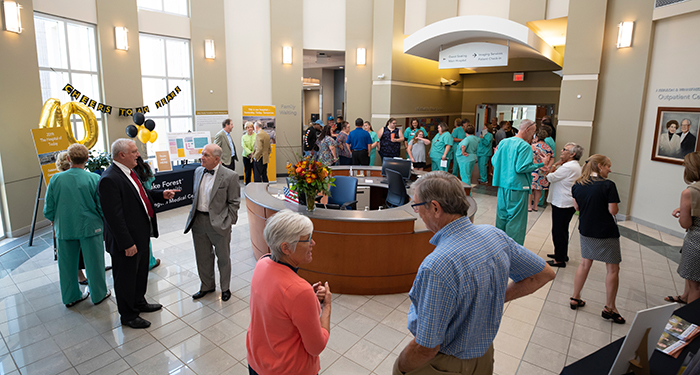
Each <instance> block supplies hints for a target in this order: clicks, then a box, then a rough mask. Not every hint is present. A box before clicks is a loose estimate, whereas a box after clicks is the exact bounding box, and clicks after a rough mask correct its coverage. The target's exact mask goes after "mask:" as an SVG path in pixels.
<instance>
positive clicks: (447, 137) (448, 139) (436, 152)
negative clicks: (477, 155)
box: [430, 122, 454, 172]
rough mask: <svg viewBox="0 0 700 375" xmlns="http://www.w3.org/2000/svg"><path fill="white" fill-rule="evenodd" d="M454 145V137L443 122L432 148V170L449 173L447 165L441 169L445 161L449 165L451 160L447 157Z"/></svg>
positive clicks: (439, 126)
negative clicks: (441, 164)
mask: <svg viewBox="0 0 700 375" xmlns="http://www.w3.org/2000/svg"><path fill="white" fill-rule="evenodd" d="M453 144H454V141H453V140H452V135H451V134H450V132H449V131H448V129H447V124H445V123H444V122H441V123H440V125H438V134H437V135H436V136H435V137H434V138H433V142H432V146H431V147H430V161H431V163H432V166H431V169H432V170H434V171H445V172H447V165H446V166H444V167H441V166H440V163H441V162H442V161H443V160H444V161H445V162H446V164H448V165H449V163H450V159H449V158H448V157H447V155H449V152H450V148H452V145H453Z"/></svg>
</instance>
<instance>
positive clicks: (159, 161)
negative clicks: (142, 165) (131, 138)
mask: <svg viewBox="0 0 700 375" xmlns="http://www.w3.org/2000/svg"><path fill="white" fill-rule="evenodd" d="M156 165H158V171H160V172H164V171H172V170H173V166H172V164H170V151H156Z"/></svg>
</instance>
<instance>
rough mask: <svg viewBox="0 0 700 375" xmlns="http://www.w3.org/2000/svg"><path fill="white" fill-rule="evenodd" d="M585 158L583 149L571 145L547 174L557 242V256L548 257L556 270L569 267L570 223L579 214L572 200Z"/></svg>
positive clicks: (562, 152)
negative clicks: (573, 187) (573, 189)
mask: <svg viewBox="0 0 700 375" xmlns="http://www.w3.org/2000/svg"><path fill="white" fill-rule="evenodd" d="M582 154H583V147H581V146H579V145H577V144H576V143H573V142H569V143H567V144H566V146H564V149H563V150H561V153H560V154H559V161H558V162H556V163H554V165H553V166H552V168H551V169H550V171H549V174H547V180H548V181H549V182H550V184H551V185H549V197H548V199H547V201H548V202H549V203H551V204H552V242H554V254H547V256H548V257H550V258H554V260H549V261H547V263H549V265H550V266H552V267H566V262H568V261H569V256H568V253H569V223H570V222H571V218H572V217H573V216H574V213H576V209H575V208H574V198H573V197H572V196H571V187H572V186H574V184H575V183H576V179H578V178H579V177H581V165H580V164H579V160H580V159H581V155H582Z"/></svg>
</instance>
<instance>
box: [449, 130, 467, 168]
mask: <svg viewBox="0 0 700 375" xmlns="http://www.w3.org/2000/svg"><path fill="white" fill-rule="evenodd" d="M462 121H464V122H462ZM466 123H469V121H468V120H467V119H464V120H462V119H461V118H456V119H455V128H454V129H452V142H454V144H455V145H459V143H460V142H462V140H463V139H465V138H467V133H465V132H464V125H465V124H466ZM458 154H459V147H457V149H456V150H450V155H449V158H450V159H451V160H452V174H453V175H455V176H457V177H459V174H460V168H459V164H458V162H457V155H458Z"/></svg>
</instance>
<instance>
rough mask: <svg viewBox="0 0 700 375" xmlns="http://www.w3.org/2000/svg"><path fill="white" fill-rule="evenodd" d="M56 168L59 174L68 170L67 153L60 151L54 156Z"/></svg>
mask: <svg viewBox="0 0 700 375" xmlns="http://www.w3.org/2000/svg"><path fill="white" fill-rule="evenodd" d="M56 168H58V170H59V171H61V172H63V171H67V170H69V169H70V162H69V161H68V152H66V151H61V153H60V154H58V155H57V156H56Z"/></svg>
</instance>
